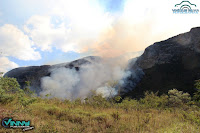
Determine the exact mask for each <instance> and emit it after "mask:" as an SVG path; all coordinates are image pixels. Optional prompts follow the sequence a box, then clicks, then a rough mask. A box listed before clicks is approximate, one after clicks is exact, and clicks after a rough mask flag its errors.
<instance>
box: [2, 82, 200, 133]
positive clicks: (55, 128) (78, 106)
mask: <svg viewBox="0 0 200 133" xmlns="http://www.w3.org/2000/svg"><path fill="white" fill-rule="evenodd" d="M29 86H30V83H29V82H27V86H26V87H25V88H24V89H23V90H22V89H20V88H19V84H18V83H17V81H16V79H14V78H0V119H2V118H5V117H12V118H13V119H15V120H26V121H28V120H31V125H33V126H34V127H35V129H34V130H30V131H28V132H36V133H37V132H38V133H48V132H49V133H68V132H69V133H77V132H78V133H79V132H85V133H96V132H102V133H104V132H109V133H110V132H112V133H113V132H114V133H118V132H121V133H124V132H125V133H127V132H130V133H135V132H158V133H163V132H166V133H173V132H174V133H182V132H186V133H190V132H192V133H198V132H199V131H200V106H199V105H200V104H199V102H200V100H199V99H200V98H199V97H200V81H196V83H195V87H196V88H197V89H198V91H197V92H196V93H195V94H194V97H192V98H191V96H190V95H189V94H188V93H184V92H182V91H178V90H176V89H172V90H170V91H169V92H168V94H167V95H162V96H158V95H157V93H152V92H146V93H145V97H144V98H141V99H140V100H135V99H129V98H124V99H122V98H121V97H120V96H116V97H114V98H112V99H105V98H103V97H102V96H100V95H95V94H94V95H92V96H90V97H88V98H85V99H84V100H80V99H76V100H75V101H69V100H60V99H57V98H52V99H49V98H48V96H47V97H46V98H41V97H36V96H35V95H34V94H33V93H32V92H31V91H30V89H29ZM0 132H22V130H21V129H6V128H2V127H0Z"/></svg>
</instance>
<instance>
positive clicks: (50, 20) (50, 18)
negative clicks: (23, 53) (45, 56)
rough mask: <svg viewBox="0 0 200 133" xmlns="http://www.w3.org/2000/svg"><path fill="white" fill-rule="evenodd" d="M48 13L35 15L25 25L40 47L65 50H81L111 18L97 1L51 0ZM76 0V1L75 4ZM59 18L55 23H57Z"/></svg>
mask: <svg viewBox="0 0 200 133" xmlns="http://www.w3.org/2000/svg"><path fill="white" fill-rule="evenodd" d="M51 2H53V3H54V4H52V5H51V4H50V5H49V6H52V7H51V8H52V10H50V11H49V12H50V14H47V15H46V16H39V15H34V16H32V17H31V18H30V19H29V20H28V21H27V22H26V24H25V26H24V29H25V31H26V32H27V34H28V35H29V36H30V37H31V38H32V39H33V41H34V43H35V44H36V45H37V46H38V47H40V48H41V49H42V50H43V51H44V50H48V51H51V49H52V47H56V48H58V49H61V50H62V51H64V52H68V51H76V52H80V51H81V49H82V47H84V46H85V45H88V44H91V43H94V41H95V40H96V39H97V38H98V36H99V35H100V34H101V32H102V31H104V30H105V29H107V28H109V27H110V25H111V22H112V17H111V16H110V14H108V13H105V12H104V11H103V9H102V8H101V7H100V5H98V3H91V2H90V1H87V0H86V1H84V2H83V1H82V0H75V1H71V0H60V1H54V0H52V1H51ZM77 3H78V4H77ZM57 22H58V23H57Z"/></svg>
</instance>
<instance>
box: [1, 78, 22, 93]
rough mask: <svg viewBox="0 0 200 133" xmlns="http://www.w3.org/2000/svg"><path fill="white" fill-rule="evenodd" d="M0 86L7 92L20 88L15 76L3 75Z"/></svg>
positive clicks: (13, 91)
mask: <svg viewBox="0 0 200 133" xmlns="http://www.w3.org/2000/svg"><path fill="white" fill-rule="evenodd" d="M0 88H2V89H3V90H5V92H7V93H15V92H17V91H19V90H20V85H19V83H18V82H17V80H16V79H15V78H8V77H5V78H3V77H1V78H0Z"/></svg>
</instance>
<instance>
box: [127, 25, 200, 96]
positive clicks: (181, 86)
mask: <svg viewBox="0 0 200 133" xmlns="http://www.w3.org/2000/svg"><path fill="white" fill-rule="evenodd" d="M138 68H141V69H142V70H143V72H144V75H143V76H142V78H141V80H140V81H139V82H138V83H137V85H136V86H135V87H134V88H132V90H131V91H129V93H126V94H125V96H130V97H134V98H139V97H141V96H143V94H144V92H145V91H147V90H148V91H153V92H157V91H158V92H159V94H163V93H167V91H168V90H170V89H173V88H176V89H178V90H182V91H185V92H189V93H190V94H193V93H194V92H195V89H194V81H195V80H197V79H200V27H197V28H192V29H191V30H190V31H189V32H187V33H183V34H180V35H177V36H174V37H172V38H169V39H167V40H165V41H161V42H156V43H154V44H153V45H151V46H149V47H147V48H146V49H145V51H144V53H143V54H142V55H141V56H140V57H139V58H138V59H137V61H136V62H135V63H134V64H133V65H132V66H130V68H129V69H130V70H135V69H138ZM134 80H135V79H134V78H131V77H129V78H128V81H127V84H126V86H124V88H125V89H126V88H129V90H130V87H132V86H131V84H132V82H134Z"/></svg>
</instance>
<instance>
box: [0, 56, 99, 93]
mask: <svg viewBox="0 0 200 133" xmlns="http://www.w3.org/2000/svg"><path fill="white" fill-rule="evenodd" d="M99 60H100V57H97V56H88V57H85V58H82V59H78V60H75V61H72V62H69V63H62V64H56V65H43V66H30V67H19V68H16V69H13V70H11V71H9V72H7V73H6V74H5V75H4V77H5V76H7V77H13V78H16V79H17V81H18V82H19V84H20V86H21V88H24V87H25V82H26V81H30V82H31V90H34V91H35V92H36V93H39V92H40V91H41V88H40V85H41V82H40V80H41V78H42V77H45V76H50V75H51V70H53V69H55V68H56V69H57V68H61V67H65V68H69V69H75V70H76V71H79V67H80V66H81V65H84V64H88V63H92V62H97V61H99Z"/></svg>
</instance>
